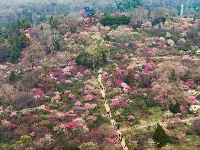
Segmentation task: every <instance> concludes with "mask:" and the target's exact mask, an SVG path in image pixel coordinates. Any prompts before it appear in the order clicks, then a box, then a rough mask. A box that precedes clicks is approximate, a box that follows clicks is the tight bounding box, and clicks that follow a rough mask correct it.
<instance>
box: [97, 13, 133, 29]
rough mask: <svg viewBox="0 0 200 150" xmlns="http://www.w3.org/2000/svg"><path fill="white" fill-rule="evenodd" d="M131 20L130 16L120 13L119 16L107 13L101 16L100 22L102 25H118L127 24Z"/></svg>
mask: <svg viewBox="0 0 200 150" xmlns="http://www.w3.org/2000/svg"><path fill="white" fill-rule="evenodd" d="M130 20H131V17H128V16H125V15H122V16H119V17H113V16H110V15H107V16H105V17H103V18H101V20H100V22H101V24H103V25H104V26H116V27H117V26H119V25H127V24H129V22H130Z"/></svg>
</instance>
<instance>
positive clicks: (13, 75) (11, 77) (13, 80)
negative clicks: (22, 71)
mask: <svg viewBox="0 0 200 150" xmlns="http://www.w3.org/2000/svg"><path fill="white" fill-rule="evenodd" d="M15 81H16V75H15V72H14V71H13V70H12V71H11V72H10V76H9V82H10V83H14V82H15Z"/></svg>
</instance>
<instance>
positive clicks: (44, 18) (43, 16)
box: [39, 14, 47, 22]
mask: <svg viewBox="0 0 200 150" xmlns="http://www.w3.org/2000/svg"><path fill="white" fill-rule="evenodd" d="M46 20H47V17H46V15H45V14H42V15H41V16H40V17H39V21H40V22H45V21H46Z"/></svg>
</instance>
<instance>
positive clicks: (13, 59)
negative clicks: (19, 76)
mask: <svg viewBox="0 0 200 150" xmlns="http://www.w3.org/2000/svg"><path fill="white" fill-rule="evenodd" d="M19 57H20V49H19V48H17V47H16V46H15V45H14V46H12V47H11V50H10V58H11V62H12V63H15V62H16V61H17V59H18V58H19Z"/></svg>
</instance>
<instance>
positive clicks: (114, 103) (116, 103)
mask: <svg viewBox="0 0 200 150" xmlns="http://www.w3.org/2000/svg"><path fill="white" fill-rule="evenodd" d="M120 100H121V97H120V96H116V97H115V98H113V99H112V102H111V103H110V106H113V107H118V106H119V105H120Z"/></svg>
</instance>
